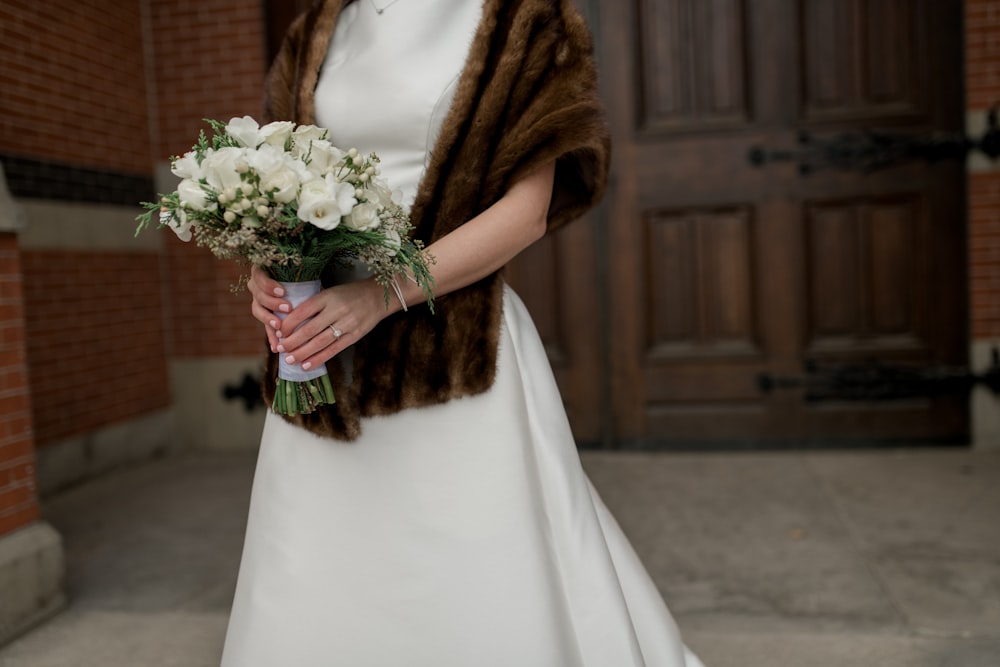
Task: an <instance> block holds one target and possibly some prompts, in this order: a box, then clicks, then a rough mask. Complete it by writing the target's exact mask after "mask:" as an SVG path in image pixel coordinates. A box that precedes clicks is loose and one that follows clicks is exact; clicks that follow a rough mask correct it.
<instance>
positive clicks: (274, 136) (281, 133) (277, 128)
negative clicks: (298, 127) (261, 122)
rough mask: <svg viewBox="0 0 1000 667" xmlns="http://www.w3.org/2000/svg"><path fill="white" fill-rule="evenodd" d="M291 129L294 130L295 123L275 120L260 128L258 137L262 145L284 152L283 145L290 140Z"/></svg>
mask: <svg viewBox="0 0 1000 667" xmlns="http://www.w3.org/2000/svg"><path fill="white" fill-rule="evenodd" d="M293 129H295V123H293V122H291V121H288V120H276V121H274V122H273V123H268V124H267V125H265V126H264V127H262V128H260V137H261V139H263V140H264V143H266V144H270V145H271V146H277V147H278V148H280V149H282V150H284V148H285V143H286V142H287V141H288V140H289V139H290V138H291V136H292V130H293Z"/></svg>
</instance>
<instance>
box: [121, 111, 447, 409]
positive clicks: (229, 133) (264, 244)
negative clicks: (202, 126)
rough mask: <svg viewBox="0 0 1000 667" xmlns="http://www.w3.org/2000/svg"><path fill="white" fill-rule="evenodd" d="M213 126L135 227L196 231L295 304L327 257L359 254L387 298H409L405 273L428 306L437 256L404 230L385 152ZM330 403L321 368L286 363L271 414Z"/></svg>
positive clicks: (288, 133) (289, 132) (240, 121)
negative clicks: (384, 171)
mask: <svg viewBox="0 0 1000 667" xmlns="http://www.w3.org/2000/svg"><path fill="white" fill-rule="evenodd" d="M206 122H208V123H209V125H211V127H212V131H213V132H212V133H213V136H212V138H211V139H209V138H208V137H207V136H206V135H205V132H204V131H202V132H201V133H200V136H199V138H198V143H196V144H195V145H194V146H193V147H192V149H191V150H190V151H189V152H187V153H185V154H184V155H183V156H181V157H177V158H174V160H173V162H172V167H171V170H172V171H173V173H174V174H175V175H176V176H178V177H180V178H181V179H182V180H181V182H180V184H179V185H178V186H177V190H176V191H175V192H171V193H169V194H166V195H160V201H158V202H143V204H142V205H143V206H144V207H145V208H146V212H145V213H143V214H141V215H139V216H138V217H137V220H138V222H139V227H138V229H137V230H136V233H138V232H139V231H141V230H142V229H144V228H146V227H149V226H150V225H151V224H152V221H153V216H157V220H158V222H159V226H161V227H163V226H166V227H169V228H170V229H172V230H173V231H174V232H175V233H176V234H177V236H178V237H179V238H180V239H181V240H183V241H190V240H191V239H192V238H194V239H195V240H196V241H197V243H198V245H202V246H206V247H208V248H209V249H210V250H211V251H212V253H213V254H215V255H216V256H217V257H221V258H225V259H236V260H238V261H241V262H244V263H247V264H253V265H257V266H260V267H262V268H264V269H265V270H267V272H268V273H269V274H270V275H271V276H272V277H273V278H275V279H276V280H278V281H280V282H282V283H283V284H284V285H285V288H286V293H287V298H288V300H289V301H291V302H292V305H293V307H294V306H296V305H298V303H301V302H302V301H304V300H305V299H307V298H309V297H310V296H312V295H313V294H316V293H318V292H319V290H320V289H321V285H320V282H319V278H320V275H321V274H322V272H323V270H324V269H325V268H326V267H327V266H328V265H329V264H330V262H332V261H338V260H340V261H351V260H358V261H361V262H363V263H365V264H367V265H368V267H369V268H370V269H371V271H372V273H373V274H374V276H375V279H376V281H377V282H378V283H379V284H380V285H382V286H383V287H384V288H385V298H386V305H387V306H388V303H389V294H390V293H389V290H390V288H392V289H394V290H395V291H396V293H397V295H399V297H400V301H401V302H402V294H401V293H400V291H399V285H398V283H397V277H398V276H400V275H402V276H404V277H405V278H406V279H410V280H413V281H415V282H416V283H417V284H419V285H420V286H421V287H422V288H423V291H424V295H425V296H426V298H427V303H428V305H430V307H431V308H433V305H434V302H433V293H432V288H433V284H434V281H433V278H432V277H431V274H430V269H429V267H428V265H429V264H430V263H433V258H432V257H431V256H429V255H428V254H427V252H426V251H425V250H424V249H423V246H422V245H421V243H420V241H417V240H413V239H411V238H410V237H409V232H410V231H411V230H412V227H411V225H410V220H409V216H408V215H407V214H406V212H405V211H404V210H403V208H402V207H401V206H400V204H399V203H398V201H397V198H396V197H394V196H393V193H392V191H391V190H390V189H389V187H388V185H387V184H386V183H385V181H384V180H382V179H381V178H379V170H378V156H376V155H375V154H374V153H373V154H371V155H368V156H367V157H364V156H362V155H361V154H360V153H359V152H358V151H357V150H356V149H353V148H352V149H350V150H348V151H344V150H341V149H339V148H337V147H335V146H333V145H332V144H331V143H330V142H329V141H328V140H327V131H326V130H324V129H322V128H319V127H316V126H314V125H299V126H296V125H295V124H294V123H291V122H287V121H277V122H273V123H268V124H267V125H264V126H263V127H261V126H260V125H259V124H258V123H257V121H255V120H254V119H253V118H251V117H249V116H244V117H243V118H233V119H232V120H230V121H229V123H228V124H223V123H221V122H219V121H215V120H206ZM403 307H404V308H405V307H406V304H405V303H404V304H403ZM278 316H279V317H283V315H282V314H278ZM334 400H335V398H334V395H333V387H332V386H331V383H330V379H329V377H328V376H327V372H326V368H325V366H324V365H322V364H321V365H320V366H319V367H318V368H314V369H310V370H309V371H303V370H302V369H301V368H298V367H292V366H289V365H287V364H285V363H284V360H283V359H282V360H280V362H279V370H278V382H277V389H276V391H275V398H274V403H273V405H272V406H271V407H272V409H273V410H274V411H275V412H278V413H281V414H289V415H291V414H306V413H309V412H312V411H313V410H315V409H316V407H317V406H320V405H323V404H326V403H333V402H334Z"/></svg>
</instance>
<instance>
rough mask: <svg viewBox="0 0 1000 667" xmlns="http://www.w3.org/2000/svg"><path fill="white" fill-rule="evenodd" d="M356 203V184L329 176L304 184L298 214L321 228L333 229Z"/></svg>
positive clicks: (300, 192)
mask: <svg viewBox="0 0 1000 667" xmlns="http://www.w3.org/2000/svg"><path fill="white" fill-rule="evenodd" d="M355 204H357V200H356V199H355V198H354V186H352V185H350V184H349V183H338V182H337V181H336V180H335V179H334V178H332V177H327V178H325V179H322V180H320V179H317V180H314V181H310V182H309V183H306V184H304V185H303V186H302V189H301V190H300V191H299V209H298V215H299V218H300V219H302V220H305V221H306V222H310V223H312V224H314V225H316V226H317V227H319V228H320V229H325V230H331V229H336V228H337V226H338V225H340V221H341V219H342V218H343V217H344V216H345V215H347V214H348V213H350V212H351V209H352V208H354V205H355Z"/></svg>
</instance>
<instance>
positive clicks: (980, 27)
mask: <svg viewBox="0 0 1000 667" xmlns="http://www.w3.org/2000/svg"><path fill="white" fill-rule="evenodd" d="M965 73H966V108H967V109H968V110H969V111H971V112H973V113H980V114H981V113H984V111H985V110H986V109H988V108H989V107H991V106H992V105H993V104H996V103H998V102H1000V1H998V0H966V3H965ZM968 196H969V249H970V251H969V252H970V254H969V276H970V281H971V309H972V337H973V338H974V339H984V338H994V337H997V336H1000V172H996V171H988V172H981V173H972V174H969V186H968Z"/></svg>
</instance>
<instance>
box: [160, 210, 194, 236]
mask: <svg viewBox="0 0 1000 667" xmlns="http://www.w3.org/2000/svg"><path fill="white" fill-rule="evenodd" d="M160 224H161V225H166V226H167V227H169V228H170V229H172V230H173V232H174V234H177V238H179V239H180V240H181V241H184V242H185V243H187V242H188V241H190V240H191V224H192V223H191V221H190V220H188V217H187V214H186V213H185V212H184V209H177V210H176V211H174V212H173V213H171V212H170V211H168V210H165V209H160Z"/></svg>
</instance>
